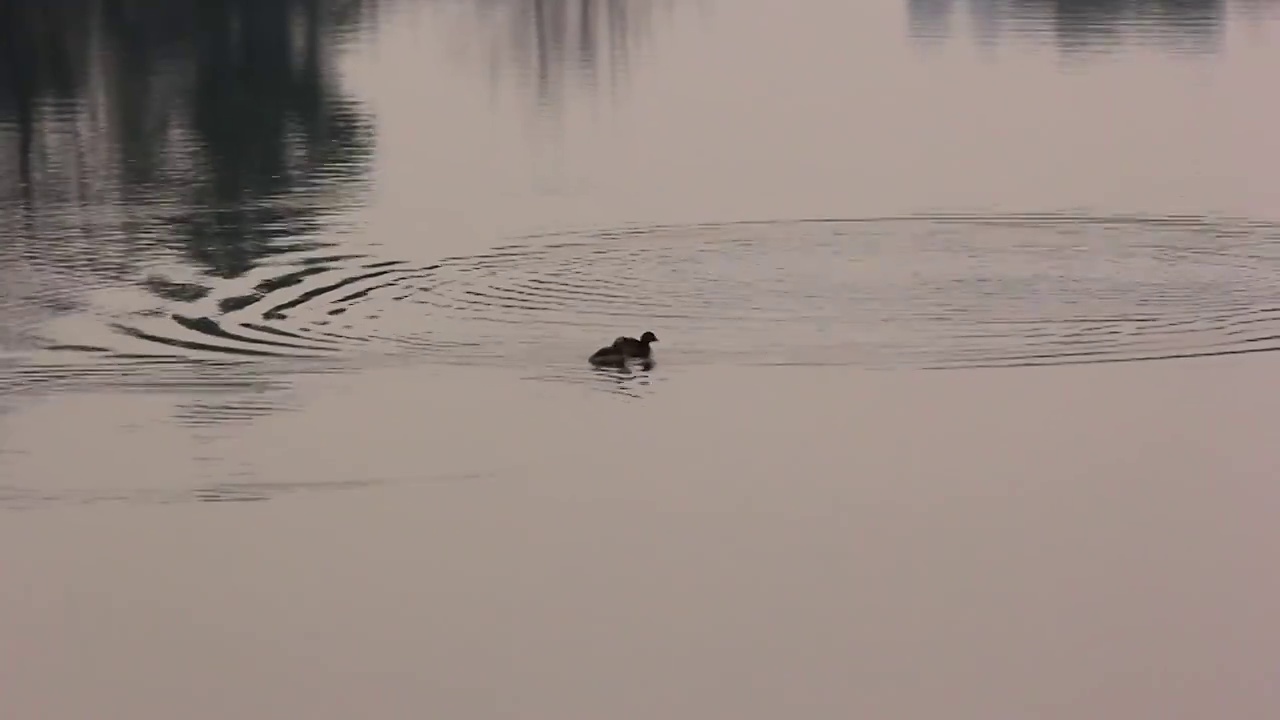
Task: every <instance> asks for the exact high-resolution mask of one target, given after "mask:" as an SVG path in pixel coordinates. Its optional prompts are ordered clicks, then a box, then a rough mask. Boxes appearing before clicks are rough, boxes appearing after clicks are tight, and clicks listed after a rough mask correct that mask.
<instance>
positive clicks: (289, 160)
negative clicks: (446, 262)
mask: <svg viewBox="0 0 1280 720" xmlns="http://www.w3.org/2000/svg"><path fill="white" fill-rule="evenodd" d="M364 4H365V3H364V2H361V1H360V0H347V1H346V2H336V1H335V2H329V1H327V0H201V2H195V3H175V2H171V1H170V0H60V1H59V2H47V0H27V1H22V0H0V154H3V157H5V158H6V159H5V161H4V162H3V164H0V214H2V215H3V216H4V218H3V220H2V221H3V222H4V223H5V225H6V226H7V227H8V229H7V230H0V233H3V235H4V236H6V237H5V240H6V244H12V243H23V244H29V245H31V246H33V247H34V248H35V249H36V251H37V254H41V255H53V256H57V255H59V254H64V253H71V254H80V253H83V252H90V253H98V254H102V253H107V252H109V251H108V250H107V249H106V248H104V247H102V245H103V244H104V243H103V242H102V241H104V240H111V241H114V242H113V243H106V244H107V245H113V244H114V245H120V246H122V245H125V244H127V245H129V246H130V248H131V252H136V251H139V250H141V249H145V246H149V247H152V249H157V248H158V247H160V246H174V245H176V246H177V247H179V248H181V249H182V250H183V251H184V252H185V253H186V254H187V256H189V257H190V258H192V259H193V260H195V261H196V262H197V263H198V266H199V267H200V268H201V269H202V270H203V271H205V272H209V273H213V274H216V275H220V276H235V275H238V274H241V273H243V272H245V271H246V270H248V269H249V268H250V267H252V265H253V264H254V263H255V261H256V260H257V259H259V258H261V257H262V256H264V255H266V254H269V253H274V252H280V251H282V250H284V249H288V248H290V247H297V246H298V245H299V244H305V243H307V242H312V241H308V240H306V239H305V238H306V237H307V236H308V234H311V233H313V232H314V231H315V230H316V229H317V228H318V227H319V226H320V225H321V224H322V223H323V222H324V221H325V217H326V215H327V214H329V212H330V211H331V210H332V209H333V208H334V207H335V206H341V205H342V204H344V203H346V202H350V201H351V200H352V199H353V198H352V195H353V193H354V192H355V191H357V190H358V189H359V188H360V186H361V184H362V179H363V177H364V176H365V174H366V172H367V166H368V161H369V159H370V156H371V152H372V134H371V131H370V123H369V122H368V120H367V118H366V116H365V115H364V114H362V113H361V112H360V110H359V109H358V108H357V106H356V105H355V104H354V103H353V102H352V101H349V100H345V99H343V98H342V97H341V96H340V95H339V93H338V90H337V88H336V86H335V81H334V77H333V72H332V68H331V67H330V64H331V62H332V57H333V48H334V44H335V38H337V37H339V35H340V33H341V32H342V31H344V30H346V29H349V27H350V26H351V25H352V24H353V23H355V22H358V20H359V16H358V15H355V16H353V14H352V13H358V12H359V11H360V7H361V6H363V5H364ZM86 239H87V240H92V241H93V242H91V243H85V242H84V241H85V240H86ZM139 239H142V240H145V241H146V242H145V243H143V245H144V247H141V248H140V247H139V244H138V243H137V241H138V240H139ZM85 245H90V246H93V247H82V246H85ZM121 252H123V250H121V249H120V248H114V253H113V254H117V255H118V254H120V253H121ZM47 259H50V260H51V259H52V258H47Z"/></svg>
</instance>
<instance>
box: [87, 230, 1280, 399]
mask: <svg viewBox="0 0 1280 720" xmlns="http://www.w3.org/2000/svg"><path fill="white" fill-rule="evenodd" d="M1278 240H1280V227H1278V226H1277V225H1275V224H1272V223H1266V222H1257V221H1248V220H1221V219H1214V218H1205V217H1198V216H1169V217H1158V218H1142V217H1093V216H1087V215H1072V214H1024V215H1000V216H981V215H929V216H912V217H900V218H881V219H853V220H838V219H814V220H794V221H772V222H740V223H727V224H699V225H680V226H675V225H664V226H652V227H630V228H623V229H612V230H601V231H591V232H578V233H564V234H546V235H540V236H530V237H526V238H523V239H522V241H521V243H520V244H509V245H506V246H502V247H498V248H494V249H492V250H490V251H487V252H484V253H480V254H476V255H467V256H452V257H446V258H441V259H439V260H437V261H434V262H431V263H424V264H413V263H410V262H406V261H402V260H395V259H386V258H375V257H368V256H359V255H329V256H320V255H316V256H312V257H303V258H293V259H291V260H288V261H287V262H288V264H284V263H285V262H286V261H285V260H281V264H276V265H270V266H266V267H264V268H259V269H258V270H257V271H255V272H256V274H251V275H250V276H246V277H244V278H238V279H236V280H234V281H219V282H218V283H215V284H213V285H212V286H211V287H208V288H207V292H206V291H205V287H206V286H205V285H201V291H200V292H183V293H174V292H173V284H171V283H167V282H165V281H164V280H163V278H155V277H152V278H149V279H148V287H151V288H158V289H157V290H155V293H156V295H157V297H158V298H160V299H162V300H164V302H166V303H167V304H165V305H164V306H163V312H159V313H156V312H152V313H135V314H133V315H130V316H128V317H117V318H114V319H112V320H111V322H110V327H111V328H112V329H113V331H114V333H113V336H112V337H113V338H114V341H115V344H114V345H113V346H112V347H110V348H100V349H101V350H102V351H104V353H105V354H106V356H107V357H106V358H104V361H103V365H102V367H104V368H108V369H110V368H112V367H113V366H117V365H118V366H120V367H123V368H125V369H126V372H125V375H128V372H127V369H128V368H129V367H130V366H131V365H133V366H136V365H137V364H138V363H139V362H143V363H144V364H146V365H147V366H149V367H152V368H154V367H156V366H157V365H160V364H163V363H165V362H168V361H161V360H158V359H156V356H164V355H166V354H169V355H172V356H177V357H181V358H185V359H187V360H191V361H197V362H199V363H205V364H206V366H205V368H204V372H203V375H205V376H207V375H209V372H208V370H209V369H210V368H218V367H223V368H225V367H226V366H227V363H235V362H251V363H261V362H271V361H279V360H282V359H283V360H287V361H289V363H290V367H291V368H296V367H299V366H298V363H299V362H304V361H305V362H317V363H321V364H326V363H327V364H328V365H325V366H326V367H330V366H333V364H335V363H336V364H337V365H339V366H351V365H353V364H354V365H355V366H359V365H361V364H362V363H366V362H370V361H371V358H378V357H381V358H412V359H414V360H415V361H422V362H436V363H456V364H467V365H494V366H504V367H513V368H532V374H531V375H530V377H532V378H535V379H541V380H548V381H558V382H571V383H579V384H586V385H590V386H593V387H599V388H601V389H604V388H608V389H609V390H610V391H611V392H619V393H621V394H624V395H636V394H639V393H642V392H643V391H645V390H646V389H648V388H651V387H652V386H651V385H649V384H647V383H650V382H651V380H652V379H651V378H650V377H649V374H648V373H646V374H643V375H634V376H630V377H622V376H618V377H606V376H603V375H600V374H598V373H594V372H592V371H590V370H588V369H586V368H584V367H582V365H583V364H584V363H583V359H584V358H585V356H586V355H587V354H588V353H589V352H590V351H591V350H593V349H594V348H595V347H597V346H598V345H599V344H600V343H602V342H606V341H608V340H609V339H611V338H613V337H615V336H616V335H618V334H620V333H626V334H638V333H640V332H642V331H643V330H647V329H652V330H654V331H656V332H657V333H658V335H659V336H660V337H661V338H662V343H661V346H660V350H659V356H660V358H661V360H662V361H663V362H664V363H679V364H686V365H687V364H776V365H847V366H860V367H869V368H965V367H991V366H997V367H998V366H1017V365H1061V364H1072V363H1093V362H1119V361H1137V360H1154V359H1163V358H1178V357H1192V356H1203V355H1227V354H1233V353H1247V352H1264V351H1271V350H1276V349H1280V282H1277V281H1278V280H1280V244H1278V243H1277V241H1278ZM174 297H177V298H179V300H174V299H173V298H174ZM100 344H102V343H98V342H95V343H94V345H100ZM129 356H132V357H135V358H136V357H143V358H147V359H146V360H143V361H139V360H132V361H129V362H125V361H124V360H121V359H120V358H123V357H129ZM115 369H119V367H117V368H115ZM215 374H216V373H215Z"/></svg>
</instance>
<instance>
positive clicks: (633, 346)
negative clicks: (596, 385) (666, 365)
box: [588, 331, 658, 366]
mask: <svg viewBox="0 0 1280 720" xmlns="http://www.w3.org/2000/svg"><path fill="white" fill-rule="evenodd" d="M655 342H658V336H657V335H654V334H653V333H651V332H648V331H645V333H644V334H643V335H641V336H640V339H639V340H637V339H635V338H633V337H626V336H625V335H624V336H622V337H620V338H618V339H616V340H614V341H613V344H612V345H608V346H606V347H602V348H600V349H599V350H597V351H595V352H594V353H592V354H591V357H590V358H588V359H589V360H590V362H591V364H593V365H617V366H621V365H626V363H627V360H629V359H631V358H639V359H642V360H647V359H649V357H650V356H652V355H653V350H652V349H650V347H649V344H650V343H655Z"/></svg>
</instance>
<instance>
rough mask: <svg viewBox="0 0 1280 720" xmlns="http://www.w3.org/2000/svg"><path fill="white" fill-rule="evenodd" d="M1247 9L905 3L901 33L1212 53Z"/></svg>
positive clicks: (1208, 1) (1098, 2)
mask: <svg viewBox="0 0 1280 720" xmlns="http://www.w3.org/2000/svg"><path fill="white" fill-rule="evenodd" d="M961 6H964V14H963V16H962V15H961V11H960V7H961ZM1253 9H1254V8H1253V5H1252V4H1250V3H1237V4H1232V3H1228V2H1227V1H1226V0H907V12H908V26H909V27H908V32H909V33H910V35H911V36H912V37H913V38H916V39H920V40H937V39H940V38H944V37H947V36H950V35H951V34H953V33H954V32H956V30H957V28H958V27H962V26H967V27H968V29H969V31H970V32H971V33H972V34H973V35H974V36H975V37H976V38H977V40H978V41H979V42H982V43H984V44H995V43H999V42H1001V41H1002V40H1005V39H1016V40H1029V41H1032V42H1037V43H1049V44H1053V45H1055V46H1056V47H1057V48H1058V49H1060V50H1062V51H1063V52H1069V53H1080V52H1085V53H1087V52H1099V51H1106V50H1108V49H1111V48H1116V47H1120V46H1123V45H1125V44H1130V43H1132V44H1138V45H1149V46H1154V47H1159V48H1163V49H1165V50H1168V51H1170V52H1189V53H1212V52H1217V51H1219V50H1220V49H1221V37H1222V29H1223V25H1224V23H1225V19H1226V16H1227V14H1228V13H1230V12H1232V11H1237V10H1238V11H1240V12H1245V13H1247V12H1250V11H1252V10H1253Z"/></svg>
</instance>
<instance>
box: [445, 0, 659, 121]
mask: <svg viewBox="0 0 1280 720" xmlns="http://www.w3.org/2000/svg"><path fill="white" fill-rule="evenodd" d="M667 5H668V0H476V1H475V2H474V3H473V9H472V12H470V13H468V17H469V20H470V22H469V25H470V27H468V32H467V33H465V37H466V42H467V43H468V45H471V44H478V46H479V47H481V48H483V50H484V52H485V54H486V55H487V57H488V58H489V62H491V63H492V68H491V69H492V70H493V71H494V73H495V75H497V76H501V75H502V74H503V73H508V72H510V73H514V74H515V75H516V79H517V81H518V82H521V83H523V84H527V85H528V87H529V88H530V89H531V90H532V92H533V94H534V98H535V100H536V102H537V104H538V105H539V106H540V107H541V108H542V109H544V110H547V109H551V110H554V109H558V108H559V107H560V105H561V103H562V102H563V101H564V98H565V96H566V95H567V94H568V93H569V92H570V90H571V89H573V88H577V87H581V88H584V89H587V90H599V89H602V88H616V87H617V86H618V85H620V84H622V83H625V82H626V78H627V71H628V69H629V62H630V60H631V58H632V56H634V55H635V54H636V53H637V52H639V51H640V50H641V49H642V47H643V43H644V41H645V39H646V38H647V37H648V33H649V31H650V29H651V25H652V23H653V22H654V19H655V12H656V11H658V10H662V9H666V7H667Z"/></svg>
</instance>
